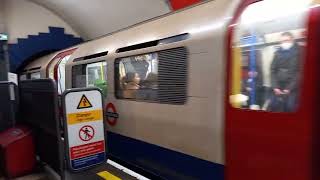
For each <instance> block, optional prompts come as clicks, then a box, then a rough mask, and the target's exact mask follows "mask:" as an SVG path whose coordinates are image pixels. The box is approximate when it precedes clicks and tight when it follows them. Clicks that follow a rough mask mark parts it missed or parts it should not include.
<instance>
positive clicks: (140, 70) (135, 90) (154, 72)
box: [117, 53, 158, 101]
mask: <svg viewBox="0 0 320 180" xmlns="http://www.w3.org/2000/svg"><path fill="white" fill-rule="evenodd" d="M117 67H118V68H117V69H118V74H117V75H118V76H117V77H118V79H119V81H118V86H117V87H118V88H117V97H119V98H124V99H139V100H148V101H155V100H157V99H158V98H157V96H158V95H157V94H158V54H157V53H150V54H144V55H139V56H133V57H126V58H121V59H118V60H117Z"/></svg>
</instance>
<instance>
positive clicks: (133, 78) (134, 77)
mask: <svg viewBox="0 0 320 180" xmlns="http://www.w3.org/2000/svg"><path fill="white" fill-rule="evenodd" d="M126 76H127V83H129V82H134V83H136V84H139V83H140V76H139V74H138V73H134V72H128V73H127V74H126Z"/></svg>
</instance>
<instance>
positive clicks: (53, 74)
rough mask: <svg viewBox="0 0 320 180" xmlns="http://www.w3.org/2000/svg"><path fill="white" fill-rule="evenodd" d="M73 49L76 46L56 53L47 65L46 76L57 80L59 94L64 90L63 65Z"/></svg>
mask: <svg viewBox="0 0 320 180" xmlns="http://www.w3.org/2000/svg"><path fill="white" fill-rule="evenodd" d="M75 50H76V48H74V49H70V50H67V51H64V52H61V53H59V54H57V55H56V56H55V57H54V58H53V59H52V60H51V61H50V62H49V64H48V66H47V69H46V76H47V78H51V79H54V80H55V81H56V82H57V84H58V93H59V94H62V93H63V91H64V90H65V65H66V63H67V62H68V60H69V58H70V57H71V54H72V53H73V52H74V51H75Z"/></svg>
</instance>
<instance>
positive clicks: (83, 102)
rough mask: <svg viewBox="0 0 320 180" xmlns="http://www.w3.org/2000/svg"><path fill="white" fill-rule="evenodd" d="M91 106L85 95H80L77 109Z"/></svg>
mask: <svg viewBox="0 0 320 180" xmlns="http://www.w3.org/2000/svg"><path fill="white" fill-rule="evenodd" d="M91 107H92V105H91V103H90V101H89V100H88V98H87V97H86V95H82V97H81V99H80V102H79V104H78V107H77V109H84V108H91Z"/></svg>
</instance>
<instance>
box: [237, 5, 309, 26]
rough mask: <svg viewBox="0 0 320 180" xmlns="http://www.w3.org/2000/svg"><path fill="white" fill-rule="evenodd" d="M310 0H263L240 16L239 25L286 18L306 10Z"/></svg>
mask: <svg viewBox="0 0 320 180" xmlns="http://www.w3.org/2000/svg"><path fill="white" fill-rule="evenodd" d="M311 2H312V0H280V1H279V0H265V1H260V2H257V3H255V4H252V5H251V6H249V7H248V8H247V9H246V10H245V11H244V12H243V14H242V16H241V23H243V24H252V23H257V22H267V21H272V20H274V19H277V18H280V17H287V16H290V15H293V14H296V13H302V12H304V11H305V10H307V9H308V8H309V6H310V4H311Z"/></svg>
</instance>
